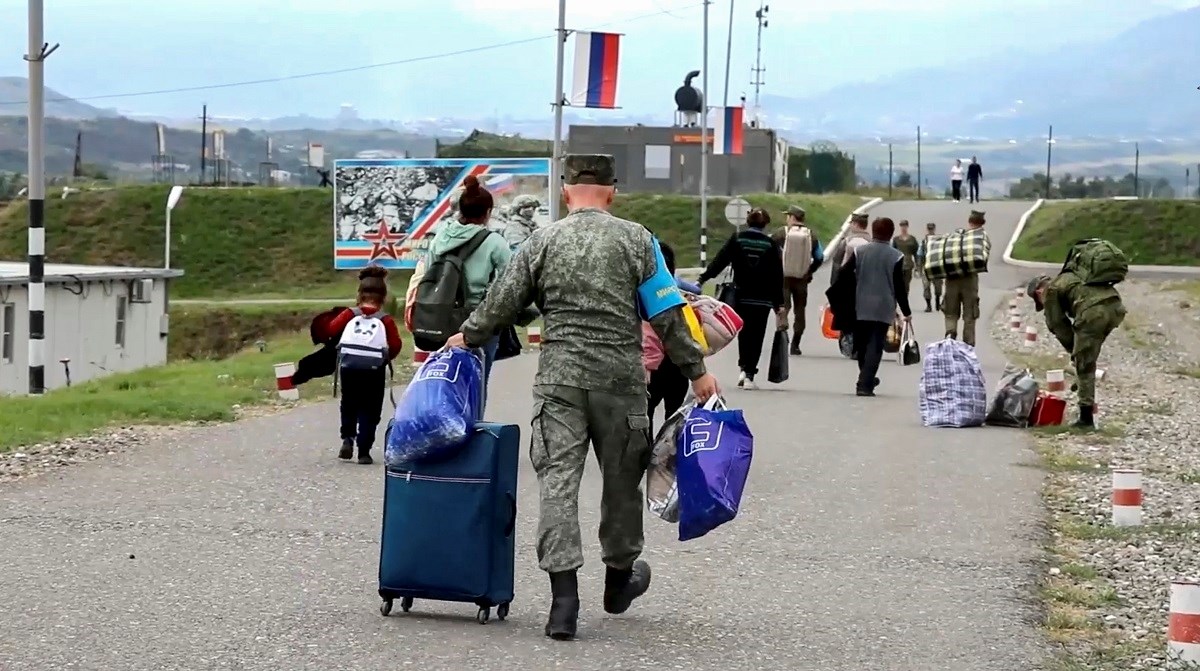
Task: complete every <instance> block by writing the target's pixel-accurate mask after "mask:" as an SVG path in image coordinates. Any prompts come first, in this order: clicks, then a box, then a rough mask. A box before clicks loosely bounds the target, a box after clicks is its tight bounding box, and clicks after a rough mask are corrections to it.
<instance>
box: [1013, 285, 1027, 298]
mask: <svg viewBox="0 0 1200 671" xmlns="http://www.w3.org/2000/svg"><path fill="white" fill-rule="evenodd" d="M1024 295H1025V287H1017V288H1016V289H1013V296H1015V297H1016V298H1021V297H1022V296H1024Z"/></svg>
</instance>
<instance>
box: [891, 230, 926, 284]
mask: <svg viewBox="0 0 1200 671" xmlns="http://www.w3.org/2000/svg"><path fill="white" fill-rule="evenodd" d="M899 225H900V232H899V233H897V234H896V237H894V238H892V247H893V248H894V249H896V251H898V252H900V253H901V254H903V255H904V289H903V291H904V295H905V296H908V289H909V287H910V286H911V285H912V276H913V271H914V270H915V269H916V267H917V252H918V251H919V250H920V248H921V243H920V242H918V241H917V239H916V237H914V236H913V235H912V234H911V233H909V232H908V220H907V219H901V220H900V224H899Z"/></svg>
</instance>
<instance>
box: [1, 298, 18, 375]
mask: <svg viewBox="0 0 1200 671" xmlns="http://www.w3.org/2000/svg"><path fill="white" fill-rule="evenodd" d="M3 329H4V331H3V335H2V336H0V360H3V361H4V363H12V362H13V346H14V344H15V341H16V339H17V334H16V330H17V306H15V305H13V304H12V303H5V304H4V318H3Z"/></svg>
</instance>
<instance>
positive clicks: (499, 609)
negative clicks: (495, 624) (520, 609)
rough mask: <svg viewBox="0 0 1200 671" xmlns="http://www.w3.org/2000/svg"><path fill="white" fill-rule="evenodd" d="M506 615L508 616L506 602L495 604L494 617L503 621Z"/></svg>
mask: <svg viewBox="0 0 1200 671" xmlns="http://www.w3.org/2000/svg"><path fill="white" fill-rule="evenodd" d="M506 617H508V604H507V603H502V604H500V605H499V606H496V619H497V620H500V621H501V622H503V621H504V618H506Z"/></svg>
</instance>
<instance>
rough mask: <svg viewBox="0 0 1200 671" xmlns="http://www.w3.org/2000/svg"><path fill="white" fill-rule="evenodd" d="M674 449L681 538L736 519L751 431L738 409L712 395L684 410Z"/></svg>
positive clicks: (746, 472)
mask: <svg viewBox="0 0 1200 671" xmlns="http://www.w3.org/2000/svg"><path fill="white" fill-rule="evenodd" d="M678 450H679V453H678V454H677V455H676V464H677V466H676V483H677V484H676V486H677V487H678V491H679V540H681V541H687V540H691V539H693V538H699V537H701V536H703V535H705V534H707V533H708V532H710V531H712V530H713V529H716V528H717V527H719V526H721V525H722V524H725V523H726V522H728V521H730V520H732V519H733V518H734V517H737V513H738V506H739V505H740V504H741V501H742V492H743V490H744V489H745V488H746V477H747V476H748V475H749V474H750V461H751V458H752V457H753V456H754V435H753V434H751V433H750V427H749V426H748V425H747V424H746V418H745V417H744V416H743V415H742V411H741V410H731V409H729V408H728V407H727V406H726V405H725V401H724V400H723V399H721V398H720V397H718V396H713V397H712V398H711V399H709V401H708V402H707V403H705V404H704V405H703V406H699V407H696V408H693V409H692V411H691V412H690V413H689V414H688V417H687V420H686V421H684V424H683V430H682V431H680V432H679V445H678Z"/></svg>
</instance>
